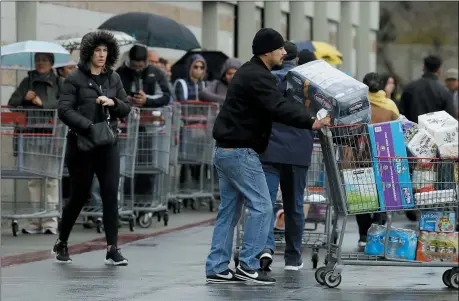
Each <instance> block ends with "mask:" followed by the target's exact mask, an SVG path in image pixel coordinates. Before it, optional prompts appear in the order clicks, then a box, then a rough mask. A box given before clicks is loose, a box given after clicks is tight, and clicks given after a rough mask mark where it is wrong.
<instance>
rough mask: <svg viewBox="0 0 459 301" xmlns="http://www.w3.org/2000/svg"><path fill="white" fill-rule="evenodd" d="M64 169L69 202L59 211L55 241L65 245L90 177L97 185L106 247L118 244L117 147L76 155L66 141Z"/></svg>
mask: <svg viewBox="0 0 459 301" xmlns="http://www.w3.org/2000/svg"><path fill="white" fill-rule="evenodd" d="M67 168H68V170H69V175H70V190H71V192H70V199H69V201H68V202H67V204H66V205H65V207H64V209H63V212H62V221H61V225H60V233H59V240H61V241H64V242H67V240H68V238H69V235H70V232H71V231H72V228H73V225H74V224H75V222H76V220H77V218H78V215H79V214H80V212H81V209H83V206H84V205H85V203H86V201H87V200H88V195H89V192H90V189H91V185H92V180H93V177H94V174H96V176H97V179H98V180H99V184H100V196H101V198H102V205H103V217H104V218H103V222H104V229H105V237H106V240H107V245H109V246H117V243H118V185H119V180H120V154H119V150H118V146H117V145H114V146H102V147H98V148H96V149H93V150H91V151H89V152H79V151H78V150H77V148H76V141H75V138H74V137H71V136H69V138H68V139H67Z"/></svg>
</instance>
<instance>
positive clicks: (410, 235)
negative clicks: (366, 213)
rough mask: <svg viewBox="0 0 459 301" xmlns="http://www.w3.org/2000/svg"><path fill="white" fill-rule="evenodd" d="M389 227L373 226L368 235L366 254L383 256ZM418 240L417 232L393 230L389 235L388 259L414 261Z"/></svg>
mask: <svg viewBox="0 0 459 301" xmlns="http://www.w3.org/2000/svg"><path fill="white" fill-rule="evenodd" d="M386 235H387V227H386V226H381V225H377V224H372V225H371V227H370V229H368V233H367V245H366V246H365V254H367V255H375V256H383V255H384V241H385V239H386ZM417 243H418V239H417V236H416V232H415V231H413V230H408V229H400V228H391V229H390V233H389V244H388V249H387V253H388V258H392V259H406V260H414V259H415V258H416V247H417Z"/></svg>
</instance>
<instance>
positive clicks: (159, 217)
mask: <svg viewBox="0 0 459 301" xmlns="http://www.w3.org/2000/svg"><path fill="white" fill-rule="evenodd" d="M157 217H158V223H159V222H160V221H161V214H159V213H158V215H157Z"/></svg>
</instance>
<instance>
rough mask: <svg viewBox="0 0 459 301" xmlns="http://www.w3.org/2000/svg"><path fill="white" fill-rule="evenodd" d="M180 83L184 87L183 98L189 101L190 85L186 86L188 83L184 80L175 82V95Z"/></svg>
mask: <svg viewBox="0 0 459 301" xmlns="http://www.w3.org/2000/svg"><path fill="white" fill-rule="evenodd" d="M179 83H180V84H181V85H182V88H183V97H184V98H185V100H187V99H188V85H187V84H186V81H185V80H184V79H181V78H179V79H177V80H176V81H175V83H174V87H173V89H174V93H175V88H176V86H177V84H179ZM175 98H176V99H177V95H175Z"/></svg>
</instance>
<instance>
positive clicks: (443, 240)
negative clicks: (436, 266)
mask: <svg viewBox="0 0 459 301" xmlns="http://www.w3.org/2000/svg"><path fill="white" fill-rule="evenodd" d="M458 241H459V239H458V233H457V232H450V233H445V232H440V233H438V232H428V231H421V234H420V235H419V239H418V248H417V250H416V260H417V261H423V262H432V261H442V262H459V259H458Z"/></svg>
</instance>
